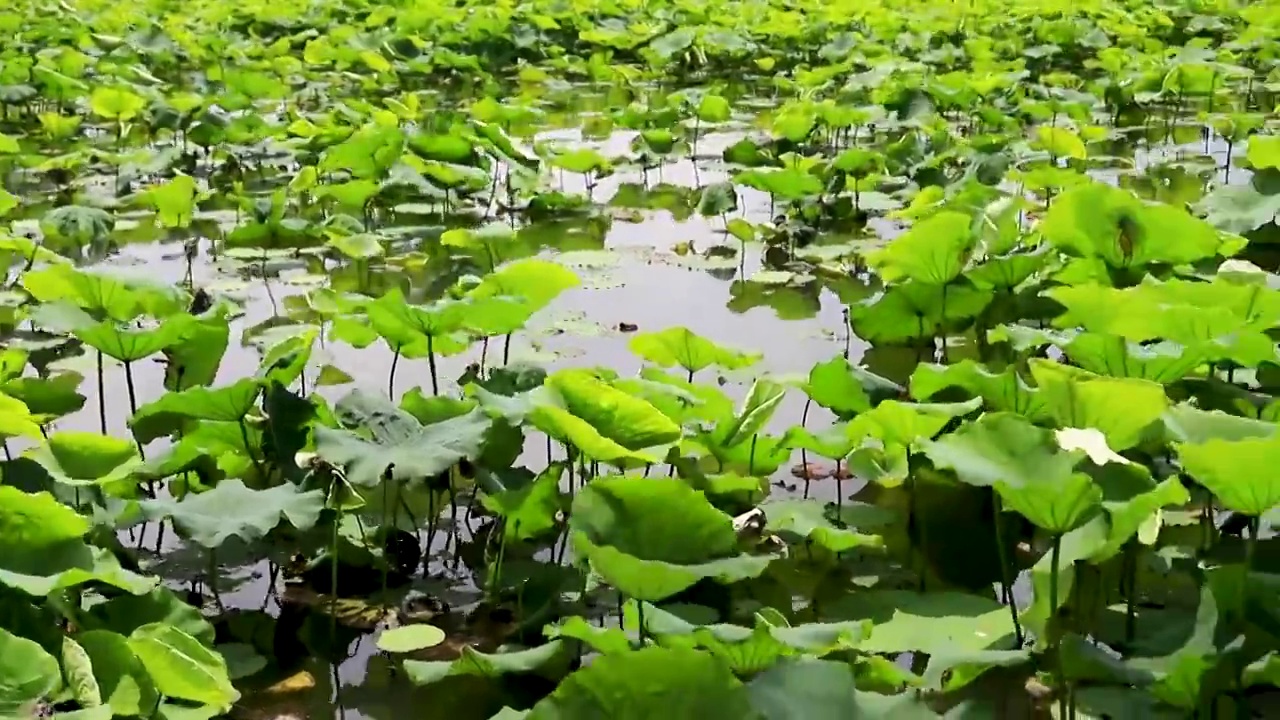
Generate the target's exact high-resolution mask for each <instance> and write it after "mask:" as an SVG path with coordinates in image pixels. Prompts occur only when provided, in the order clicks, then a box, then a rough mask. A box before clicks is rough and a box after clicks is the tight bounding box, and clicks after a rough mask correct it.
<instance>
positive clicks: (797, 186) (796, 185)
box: [733, 163, 822, 201]
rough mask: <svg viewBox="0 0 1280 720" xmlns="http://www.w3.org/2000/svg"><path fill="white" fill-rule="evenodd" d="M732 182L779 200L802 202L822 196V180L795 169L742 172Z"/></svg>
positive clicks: (736, 174)
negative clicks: (808, 198) (805, 199)
mask: <svg viewBox="0 0 1280 720" xmlns="http://www.w3.org/2000/svg"><path fill="white" fill-rule="evenodd" d="M746 164H750V163H746ZM733 182H734V183H735V184H737V185H746V186H747V187H750V188H755V189H756V190H759V191H760V192H766V193H769V194H770V195H773V196H774V197H776V198H778V199H780V200H793V201H794V200H803V199H804V198H807V197H814V196H816V195H820V194H822V180H820V179H819V178H818V177H817V176H816V175H813V174H811V173H808V172H805V171H804V170H801V169H799V168H795V167H788V168H783V169H769V170H743V171H741V172H738V173H735V174H734V176H733Z"/></svg>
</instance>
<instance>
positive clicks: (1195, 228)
mask: <svg viewBox="0 0 1280 720" xmlns="http://www.w3.org/2000/svg"><path fill="white" fill-rule="evenodd" d="M1040 230H1041V232H1042V233H1044V237H1045V239H1046V240H1047V241H1048V242H1049V243H1050V244H1051V245H1053V246H1054V247H1057V248H1060V249H1062V250H1066V251H1068V252H1071V253H1074V254H1076V255H1080V256H1084V257H1091V256H1097V257H1100V258H1102V259H1103V260H1104V261H1106V263H1107V264H1108V265H1110V266H1112V267H1116V268H1127V267H1139V266H1142V265H1148V264H1150V263H1169V264H1179V263H1189V262H1195V261H1196V260H1201V259H1204V258H1208V257H1213V256H1214V255H1216V254H1217V253H1218V250H1219V247H1220V246H1221V245H1222V240H1221V239H1220V238H1219V237H1218V231H1217V230H1216V229H1214V227H1213V226H1212V225H1210V224H1208V223H1206V222H1205V221H1203V220H1200V219H1199V218H1196V217H1194V216H1192V215H1190V214H1188V213H1187V212H1186V211H1185V210H1181V209H1179V208H1176V207H1173V206H1170V205H1162V204H1156V205H1150V204H1147V203H1144V202H1142V201H1141V200H1139V199H1138V198H1137V197H1136V196H1134V195H1133V194H1132V193H1130V192H1128V191H1127V190H1121V189H1119V188H1116V187H1113V186H1111V185H1106V184H1104V183H1098V182H1094V183H1089V184H1087V185H1081V186H1078V187H1073V188H1070V189H1068V190H1066V191H1065V192H1063V193H1062V194H1061V195H1059V196H1058V197H1056V198H1054V200H1053V205H1052V206H1051V207H1050V208H1049V212H1048V213H1046V214H1045V216H1044V219H1043V220H1042V221H1041V223H1040Z"/></svg>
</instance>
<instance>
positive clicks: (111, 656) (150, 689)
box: [76, 630, 159, 716]
mask: <svg viewBox="0 0 1280 720" xmlns="http://www.w3.org/2000/svg"><path fill="white" fill-rule="evenodd" d="M76 642H77V643H79V644H80V646H81V647H82V648H84V652H85V654H86V655H88V657H89V660H90V662H91V663H92V667H93V677H94V679H95V680H96V682H97V684H98V689H99V691H100V692H101V697H102V702H103V703H104V704H105V705H107V706H108V707H110V708H111V711H112V713H113V714H114V715H119V716H144V715H146V714H147V713H149V712H150V711H151V709H152V708H154V707H155V705H156V703H157V702H158V701H159V697H158V696H157V694H156V688H155V683H153V682H152V681H151V676H150V675H149V674H148V673H147V669H146V667H145V666H144V665H143V664H142V661H141V660H139V659H138V656H137V655H134V653H133V649H132V648H130V647H129V641H128V639H127V638H126V637H125V636H124V635H121V634H119V633H115V632H111V631H110V630H90V631H88V632H82V633H79V634H77V635H76Z"/></svg>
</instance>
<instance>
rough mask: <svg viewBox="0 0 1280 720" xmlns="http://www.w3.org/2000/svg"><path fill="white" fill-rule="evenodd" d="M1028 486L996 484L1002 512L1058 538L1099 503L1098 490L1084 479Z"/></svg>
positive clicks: (1042, 480) (1052, 480)
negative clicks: (1016, 515)
mask: <svg viewBox="0 0 1280 720" xmlns="http://www.w3.org/2000/svg"><path fill="white" fill-rule="evenodd" d="M1031 480H1032V482H1030V483H1027V484H1021V485H1015V484H1012V483H1009V482H1006V481H1003V480H1001V481H997V482H996V484H995V488H996V492H998V493H999V494H1000V498H1001V500H1003V501H1004V505H1005V508H1006V509H1007V510H1010V511H1012V512H1016V513H1018V514H1019V515H1021V516H1023V517H1024V518H1026V519H1027V520H1029V521H1031V523H1032V524H1033V525H1035V526H1036V527H1039V528H1042V529H1044V530H1046V531H1048V532H1050V533H1053V534H1055V535H1061V534H1063V533H1065V532H1067V531H1069V530H1071V529H1073V528H1075V527H1076V526H1078V525H1080V524H1081V523H1082V522H1084V521H1085V520H1087V519H1088V518H1089V517H1090V516H1091V515H1092V514H1093V513H1094V512H1095V511H1096V510H1097V508H1098V505H1099V503H1100V502H1101V501H1102V489H1101V488H1099V487H1098V486H1097V485H1096V484H1094V482H1093V480H1092V479H1090V478H1089V476H1088V475H1084V474H1081V473H1073V474H1070V475H1067V476H1065V477H1056V478H1044V477H1033V478H1031Z"/></svg>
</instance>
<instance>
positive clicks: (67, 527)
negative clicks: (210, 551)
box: [0, 485, 157, 597]
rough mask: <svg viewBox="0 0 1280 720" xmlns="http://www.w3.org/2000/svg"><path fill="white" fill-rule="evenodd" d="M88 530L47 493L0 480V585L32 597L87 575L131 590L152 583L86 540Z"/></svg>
mask: <svg viewBox="0 0 1280 720" xmlns="http://www.w3.org/2000/svg"><path fill="white" fill-rule="evenodd" d="M88 531H89V522H88V520H86V519H85V518H84V517H82V516H80V515H79V514H77V513H76V512H75V511H74V510H72V509H71V508H69V507H67V506H66V505H63V504H61V503H59V502H58V501H57V500H55V499H53V496H51V495H49V494H48V493H36V494H29V493H24V492H22V491H21V490H19V489H17V488H15V487H11V486H7V485H0V585H7V586H9V587H12V588H15V589H18V590H21V591H23V592H25V593H27V594H28V595H33V596H35V597H45V596H46V595H48V594H49V593H51V592H54V591H55V590H58V589H61V588H68V587H74V586H76V585H79V584H82V583H86V582H89V581H91V580H98V581H101V582H104V583H107V584H109V585H113V586H115V587H118V588H121V589H123V590H127V591H129V592H134V593H145V592H148V591H150V590H151V589H152V588H154V587H155V585H156V582H157V581H156V580H148V579H146V578H143V577H140V576H138V575H134V574H133V573H130V572H128V571H126V570H124V569H123V568H121V567H120V562H119V560H117V559H116V557H115V556H114V555H112V554H111V553H110V552H109V551H107V550H104V549H101V548H94V547H90V546H89V545H86V544H85V542H84V540H83V539H82V538H83V537H84V535H85V533H87V532H88Z"/></svg>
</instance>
